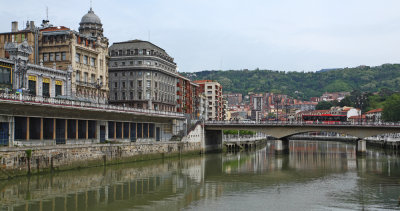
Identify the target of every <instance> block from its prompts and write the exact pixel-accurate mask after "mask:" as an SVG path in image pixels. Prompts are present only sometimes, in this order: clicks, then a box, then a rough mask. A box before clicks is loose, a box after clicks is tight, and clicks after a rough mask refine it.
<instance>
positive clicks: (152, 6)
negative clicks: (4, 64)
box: [0, 0, 400, 72]
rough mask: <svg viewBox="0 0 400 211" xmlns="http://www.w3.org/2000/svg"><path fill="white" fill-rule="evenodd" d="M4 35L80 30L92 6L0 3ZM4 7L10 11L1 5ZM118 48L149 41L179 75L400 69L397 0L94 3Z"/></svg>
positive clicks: (86, 2)
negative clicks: (36, 28) (28, 28)
mask: <svg viewBox="0 0 400 211" xmlns="http://www.w3.org/2000/svg"><path fill="white" fill-rule="evenodd" d="M0 4H1V5H3V6H2V7H1V8H0V32H9V31H11V22H12V21H18V22H19V27H20V29H22V26H25V23H26V21H27V20H33V21H35V23H36V24H37V25H38V24H39V23H41V20H43V19H45V18H46V7H48V16H49V20H50V22H51V23H52V24H53V25H55V26H66V27H68V28H71V29H74V30H78V27H79V22H80V20H81V18H82V16H83V15H85V14H86V13H87V12H88V10H89V8H90V0H68V1H54V0H51V1H50V0H35V1H34V0H20V1H18V3H13V2H12V1H10V0H0ZM4 5H6V6H4ZM92 7H93V10H94V12H95V13H96V14H97V15H98V16H99V17H100V19H101V21H102V23H103V28H104V35H105V36H106V37H108V38H109V41H110V45H111V44H112V43H113V42H121V41H126V40H131V39H142V40H149V41H150V42H152V43H154V44H156V45H158V46H160V47H161V48H163V49H165V50H166V51H167V53H168V54H169V55H170V56H172V57H173V58H174V59H175V62H176V63H177V65H178V68H179V69H178V70H179V71H180V72H197V71H202V70H231V69H233V70H240V69H249V70H252V69H256V68H259V69H269V70H279V71H306V72H308V71H318V70H320V69H325V68H343V67H356V66H359V65H369V66H377V65H381V64H384V63H400V47H399V46H400V12H399V8H400V1H399V0H279V1H278V0H246V1H243V0H240V1H239V0H113V1H109V0H92Z"/></svg>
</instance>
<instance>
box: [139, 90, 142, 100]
mask: <svg viewBox="0 0 400 211" xmlns="http://www.w3.org/2000/svg"><path fill="white" fill-rule="evenodd" d="M138 99H139V100H141V99H142V92H138Z"/></svg>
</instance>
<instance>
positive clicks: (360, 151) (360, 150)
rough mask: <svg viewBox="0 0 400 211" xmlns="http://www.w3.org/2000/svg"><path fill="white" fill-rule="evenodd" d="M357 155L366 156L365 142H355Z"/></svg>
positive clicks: (360, 140)
mask: <svg viewBox="0 0 400 211" xmlns="http://www.w3.org/2000/svg"><path fill="white" fill-rule="evenodd" d="M356 150H357V155H361V156H363V155H366V154H367V142H366V141H365V140H363V139H358V140H357V147H356Z"/></svg>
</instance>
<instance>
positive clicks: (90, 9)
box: [90, 0, 92, 10]
mask: <svg viewBox="0 0 400 211" xmlns="http://www.w3.org/2000/svg"><path fill="white" fill-rule="evenodd" d="M90 10H92V0H90Z"/></svg>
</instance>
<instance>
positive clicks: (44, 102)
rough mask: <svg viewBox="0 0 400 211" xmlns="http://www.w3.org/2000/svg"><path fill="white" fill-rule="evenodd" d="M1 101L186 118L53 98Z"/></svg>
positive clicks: (9, 97) (3, 96)
mask: <svg viewBox="0 0 400 211" xmlns="http://www.w3.org/2000/svg"><path fill="white" fill-rule="evenodd" d="M94 100H95V99H94ZM1 101H12V102H19V103H31V104H42V105H49V106H68V107H72V108H77V109H79V108H85V109H94V110H103V111H115V112H128V113H137V114H145V115H146V114H147V115H154V116H166V117H176V118H184V117H185V115H184V114H181V113H177V112H168V111H156V110H150V109H139V108H132V107H125V106H116V105H110V104H104V103H95V102H83V101H75V100H68V99H57V98H51V97H50V98H47V97H40V96H30V95H17V94H6V93H0V102H1Z"/></svg>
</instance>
